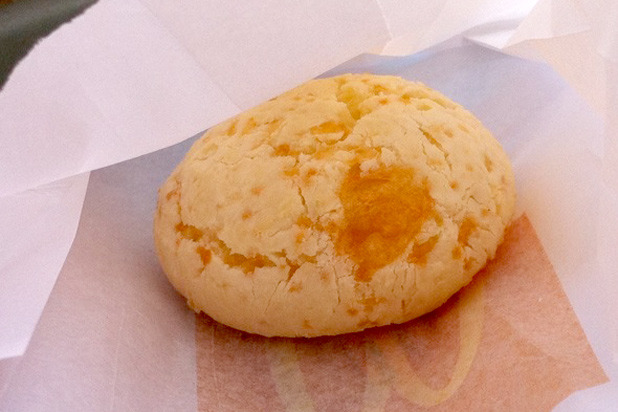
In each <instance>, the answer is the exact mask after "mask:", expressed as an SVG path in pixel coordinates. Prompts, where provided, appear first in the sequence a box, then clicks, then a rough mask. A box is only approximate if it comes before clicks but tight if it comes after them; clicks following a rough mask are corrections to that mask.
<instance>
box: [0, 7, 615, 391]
mask: <svg viewBox="0 0 618 412" xmlns="http://www.w3.org/2000/svg"><path fill="white" fill-rule="evenodd" d="M617 13H618V6H616V5H614V3H613V2H610V1H609V0H605V1H599V2H595V3H594V4H592V3H589V2H586V3H584V2H581V1H577V0H567V1H554V0H541V1H538V2H535V1H527V2H518V1H515V0H512V1H508V2H498V1H492V0H470V1H464V2H459V1H449V0H442V1H437V2H428V1H422V0H416V1H411V2H398V1H395V0H381V1H370V0H366V1H363V2H362V4H360V3H359V2H357V1H348V2H336V3H333V2H329V1H326V0H324V1H318V2H309V1H307V2H304V1H300V2H294V3H293V4H291V3H289V2H280V1H275V2H269V3H266V4H244V5H233V4H232V5H227V4H220V3H219V2H217V3H216V4H214V2H203V1H190V2H186V4H183V6H182V7H178V6H177V2H170V1H165V2H162V1H158V2H155V1H146V0H142V1H139V0H131V1H119V0H100V1H99V2H98V3H97V4H96V5H95V6H93V7H92V8H91V9H89V10H87V12H86V13H85V14H84V15H82V16H80V17H78V18H76V19H75V20H74V21H73V22H71V23H70V24H67V25H65V26H63V27H61V28H60V29H59V30H57V31H56V32H54V33H53V34H52V35H51V36H49V37H48V38H47V39H45V40H44V41H42V42H41V44H40V45H39V46H37V47H36V48H35V49H34V50H33V51H32V52H31V53H30V55H29V56H28V57H27V58H26V59H25V60H24V61H22V62H21V63H20V65H19V66H18V67H17V68H16V70H15V71H14V73H13V74H12V76H11V78H10V79H9V81H8V83H7V84H6V86H5V87H4V89H2V91H0V145H1V150H0V196H1V197H0V215H1V216H2V218H1V219H3V220H2V222H4V220H6V222H7V223H6V224H4V225H3V230H2V237H1V238H0V251H1V253H0V285H1V286H2V287H0V308H1V309H2V310H0V330H3V331H9V330H10V331H15V332H11V333H5V332H3V333H2V337H1V338H0V358H2V357H8V356H15V355H19V354H20V353H23V351H24V350H25V347H26V344H27V342H28V340H29V338H30V335H31V334H32V331H33V330H34V327H35V325H36V322H37V320H38V318H39V315H40V313H41V310H42V308H43V306H44V304H45V301H46V299H47V296H48V295H49V293H50V291H51V287H52V286H53V284H54V282H55V279H56V276H57V274H58V271H59V268H60V265H61V264H62V262H63V260H64V256H66V253H67V251H68V249H69V247H70V244H71V242H72V238H73V234H74V232H75V227H76V226H77V222H78V220H79V212H80V209H81V205H82V202H83V197H84V193H85V190H86V185H87V179H88V172H89V171H91V170H95V169H98V168H101V167H104V166H107V165H110V164H114V163H118V162H121V161H124V160H127V159H131V158H134V157H137V156H139V155H142V154H145V153H149V152H152V151H154V150H157V149H161V148H164V147H167V146H170V145H172V144H175V143H177V142H180V141H182V140H184V139H186V138H188V137H190V136H193V135H195V134H196V133H198V132H200V131H201V130H204V129H205V128H207V127H210V126H211V125H213V124H215V123H217V122H219V121H221V120H223V119H225V118H227V117H229V116H231V115H233V114H235V113H237V112H238V111H239V110H243V109H246V108H248V107H250V106H252V105H254V104H256V103H258V102H260V101H262V100H264V99H267V98H269V97H272V96H274V95H276V94H278V93H280V92H281V91H283V90H285V89H287V88H290V87H292V86H294V85H296V84H299V83H300V82H302V81H305V80H307V79H309V78H312V77H314V76H316V75H319V74H320V73H322V72H324V71H325V70H328V69H330V68H332V67H334V66H336V65H338V64H340V63H343V62H345V61H347V60H349V59H351V58H353V57H354V56H356V55H359V54H361V53H363V52H370V51H373V52H381V53H384V54H388V55H402V56H403V55H408V54H412V53H415V52H418V51H419V50H423V49H425V48H427V47H429V46H433V45H436V44H437V43H440V42H442V41H446V40H449V39H452V38H453V36H455V39H454V40H453V41H451V42H450V43H446V44H443V45H442V47H459V46H460V45H461V42H462V39H468V40H469V41H473V42H475V43H478V44H482V45H484V46H487V47H491V48H494V49H499V50H502V51H503V52H505V53H508V54H513V55H517V56H521V57H524V58H528V59H533V60H538V61H541V62H543V63H544V64H546V65H547V66H548V67H551V68H552V69H553V70H555V71H556V73H558V74H559V75H560V76H562V78H563V79H564V80H565V81H566V82H567V83H568V84H569V86H570V87H572V88H573V89H574V90H575V91H576V92H577V93H579V94H580V95H581V96H582V97H583V98H584V99H585V101H587V102H588V103H589V104H590V105H591V107H593V108H594V110H596V114H594V113H587V112H586V113H583V112H582V111H581V110H576V111H571V112H569V107H567V106H568V104H569V103H568V102H567V101H565V100H564V96H556V102H558V103H557V104H560V105H565V106H564V107H562V109H560V110H556V109H555V107H554V106H553V105H552V104H547V105H546V104H543V103H544V102H538V101H536V100H535V96H534V95H531V96H530V101H529V104H530V106H529V110H530V114H531V115H535V116H536V115H538V113H537V112H536V111H537V110H541V111H542V110H545V112H543V113H542V114H543V116H544V119H545V122H546V124H547V125H546V126H543V125H542V124H539V125H536V124H535V126H534V127H532V126H531V125H528V124H526V123H525V122H519V123H517V124H513V125H511V127H510V128H508V129H507V130H505V131H504V132H505V134H506V135H508V136H514V135H519V136H525V134H526V132H529V131H530V132H534V133H536V134H537V135H538V136H537V137H538V138H537V139H535V140H534V143H533V144H530V145H526V147H525V148H521V150H524V152H522V153H525V156H523V155H522V156H519V157H518V158H517V159H516V162H519V163H520V164H519V166H520V167H521V170H523V171H522V172H521V173H520V175H519V176H518V178H519V180H518V184H519V185H520V186H521V187H524V186H525V185H527V184H528V182H530V184H533V183H538V182H539V179H547V182H554V181H559V182H561V183H562V184H561V185H553V184H552V185H549V184H548V185H547V187H548V188H549V191H548V192H544V193H534V192H532V193H531V192H526V191H523V199H522V201H521V202H520V204H521V203H523V204H525V205H526V206H527V210H526V211H527V213H529V214H530V216H531V219H532V221H533V223H534V224H535V228H536V229H537V231H538V232H539V235H540V236H541V238H542V240H543V242H544V245H545V247H546V249H547V251H548V253H549V255H550V257H551V258H552V262H553V263H554V265H555V266H556V269H557V272H558V273H559V275H560V276H561V279H563V283H564V284H565V288H566V290H567V293H568V294H569V297H570V299H571V300H572V302H573V306H574V308H575V310H576V312H577V313H578V316H580V319H581V320H582V324H583V326H584V329H585V331H586V333H587V334H588V336H589V339H590V340H591V343H592V344H593V347H594V348H595V351H596V352H597V355H598V356H599V357H600V359H601V361H602V363H603V364H604V365H605V366H606V367H608V366H607V365H610V366H611V365H612V364H613V362H615V359H616V356H617V354H618V343H617V341H618V339H617V338H616V333H617V331H618V324H617V323H616V320H615V316H612V315H613V314H614V313H617V310H616V309H617V306H616V304H615V302H614V299H613V296H616V293H618V281H617V280H616V276H615V268H616V267H617V265H618V263H617V262H618V259H617V253H616V251H615V246H614V245H616V244H618V243H617V242H618V239H617V237H618V221H617V217H616V213H615V211H616V210H618V167H616V165H617V164H618V162H617V160H618V140H617V138H616V136H618V116H617V115H615V114H614V113H613V111H612V108H613V107H616V106H615V105H616V103H618V63H617V62H618V46H617V44H618V43H617V42H618V34H617V33H616V32H615V30H616V29H615V28H614V24H613V22H614V21H615V17H616V15H617ZM421 58H422V56H421V57H414V56H413V57H402V58H399V59H394V58H393V60H392V61H391V64H392V65H394V66H397V65H400V66H401V67H403V66H404V65H406V64H411V63H412V62H414V61H416V60H414V59H421ZM410 59H411V60H410ZM357 62H358V63H359V64H361V65H362V67H364V68H366V69H367V70H370V69H372V68H375V67H373V66H372V65H371V63H370V62H369V61H365V62H363V61H362V59H360V60H357ZM417 67H418V66H417ZM421 67H422V66H421ZM416 70H418V68H417V69H416ZM425 70H427V72H428V73H429V72H433V71H435V70H440V68H436V67H435V66H432V65H428V66H427V68H426V69H425ZM444 70H446V69H444ZM552 79H553V78H551V77H548V78H547V80H548V81H554V80H552ZM476 80H477V81H476V82H474V83H473V84H470V85H469V87H470V89H471V90H475V91H476V93H474V94H473V97H472V101H471V102H470V103H469V105H472V106H474V105H475V104H476V105H478V107H479V110H484V109H487V107H484V106H483V102H484V101H485V102H490V101H491V102H492V104H503V105H509V104H511V102H510V101H509V100H508V98H507V97H508V95H509V91H508V82H507V83H506V84H500V89H499V91H498V92H496V90H495V89H492V88H491V87H490V86H488V85H485V84H484V83H483V77H482V76H479V77H478V78H477V79H476ZM452 84H457V81H456V80H453V83H452ZM442 86H443V89H446V90H443V91H444V92H445V93H447V94H449V92H450V91H449V90H448V88H449V82H448V81H446V82H445V84H444V85H442ZM514 87H516V86H514ZM491 93H493V95H491ZM496 93H497V94H496ZM488 94H490V96H488ZM450 95H451V96H452V97H453V98H455V99H456V100H457V98H458V95H457V92H456V91H455V92H454V94H453V93H450ZM488 97H494V98H496V97H497V98H498V101H497V103H496V101H495V100H491V99H489V98H488ZM474 99H478V101H474ZM551 103H555V102H551ZM555 113H561V114H562V115H563V116H564V115H568V116H569V119H570V120H571V121H570V122H564V121H563V118H560V117H556V116H555ZM504 115H505V114H504V113H501V114H500V115H499V116H504ZM507 115H508V113H507ZM577 116H581V121H576V120H577V119H578V117H577ZM594 116H598V121H591V120H590V119H591V118H593V117H594ZM517 118H518V119H521V118H520V117H517ZM495 120H496V124H498V123H499V122H498V120H501V119H495ZM484 121H485V122H486V123H488V126H489V127H490V128H491V127H492V119H491V116H490V117H489V119H484ZM561 126H562V127H563V129H561V128H560V127H561ZM578 126H580V128H581V129H578ZM494 132H495V133H496V134H498V133H499V132H500V131H494ZM561 133H564V135H568V136H569V138H570V139H571V140H572V142H571V143H572V144H571V143H570V144H568V145H564V146H561V147H558V148H556V145H557V142H559V141H560V140H559V139H560V134H561ZM599 133H600V134H601V135H603V136H604V138H602V139H595V138H592V137H593V136H598V135H599ZM574 136H575V137H579V138H578V139H576V138H575V137H574ZM511 139H513V140H512V141H510V142H506V145H507V147H508V145H514V146H516V145H517V139H514V138H512V137H511ZM573 139H575V140H573ZM597 160H598V161H597ZM566 163H568V164H570V165H572V167H571V168H570V169H567V170H566V171H565V169H564V167H562V166H564V165H565V164H566ZM558 170H559V172H558ZM581 176H593V177H596V178H597V179H596V180H594V181H590V182H586V181H582V180H581V179H579V178H580V177H581ZM573 182H577V184H575V183H573ZM539 187H543V186H542V185H539ZM539 199H543V202H541V201H540V200H539ZM565 199H569V202H568V203H567V202H565ZM592 199H594V200H592ZM597 200H598V201H597ZM530 205H536V206H535V207H533V206H530ZM528 209H531V210H532V212H529V210H528ZM548 210H551V213H550V212H548ZM535 211H536V212H535ZM582 213H583V214H582ZM564 222H569V223H570V225H564ZM573 233H576V234H577V235H576V236H573ZM32 239H37V241H38V242H40V243H31V242H32V241H31V240H32ZM582 244H587V245H594V246H593V247H592V249H593V250H594V251H595V252H596V254H595V255H594V256H590V254H589V253H586V249H582V247H581V245H582ZM38 245H41V246H38ZM16 256H28V258H26V259H24V258H20V259H15V257H16ZM15 262H18V263H19V265H21V267H18V266H16V264H15ZM582 273H585V274H586V276H585V278H584V277H583V276H582ZM590 279H593V282H595V284H596V283H599V284H602V285H603V287H602V289H601V291H604V292H605V293H601V294H599V295H597V292H598V290H597V289H590V288H588V287H587V286H586V285H587V282H590ZM597 314H601V315H600V316H597ZM600 319H603V320H600ZM605 319H607V322H608V323H605V322H606V321H605ZM612 319H613V321H612ZM17 324H19V325H21V326H20V327H19V328H18V329H15V328H14V325H17ZM608 345H609V346H608ZM611 345H613V346H611ZM613 365H614V366H613V367H614V368H615V363H614V364H613ZM607 372H608V373H609V374H610V375H611V376H612V377H613V378H614V379H615V378H616V375H615V374H612V371H609V370H608V371H607ZM613 388H614V390H615V386H614V387H613ZM596 390H597V391H603V389H596ZM574 399H575V398H574ZM584 399H587V397H586V396H584Z"/></svg>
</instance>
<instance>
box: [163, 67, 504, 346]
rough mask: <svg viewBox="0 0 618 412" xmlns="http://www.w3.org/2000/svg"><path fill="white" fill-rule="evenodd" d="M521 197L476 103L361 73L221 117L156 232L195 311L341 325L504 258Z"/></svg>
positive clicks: (318, 329) (168, 192) (261, 322)
mask: <svg viewBox="0 0 618 412" xmlns="http://www.w3.org/2000/svg"><path fill="white" fill-rule="evenodd" d="M514 207H515V187H514V178H513V173H512V170H511V166H510V163H509V159H508V158H507V156H506V154H505V152H504V151H503V149H502V148H501V146H500V144H499V143H498V142H497V141H496V140H495V139H494V137H493V136H492V135H491V133H490V132H489V131H488V130H487V129H485V128H484V127H483V125H482V124H481V122H480V121H479V120H478V119H477V118H475V117H474V116H473V115H472V114H471V113H470V112H468V111H466V110H465V109H464V108H463V107H461V106H460V105H458V104H456V103H454V102H453V101H451V100H449V99H448V98H446V97H445V96H443V95H442V94H440V93H438V92H436V91H434V90H432V89H430V88H428V87H426V86H424V85H422V84H419V83H413V82H409V81H407V80H404V79H401V78H398V77H393V76H377V75H370V74H361V75H358V74H349V75H343V76H338V77H333V78H327V79H319V80H313V81H310V82H308V83H306V84H304V85H301V86H299V87H297V88H295V89H293V90H291V91H289V92H287V93H285V94H283V95H281V96H279V97H277V98H275V99H272V100H270V101H268V102H265V103H263V104H261V105H259V106H257V107H255V108H253V109H251V110H248V111H246V112H244V113H242V114H240V115H238V116H236V117H234V118H232V119H230V120H228V121H226V122H224V123H222V124H219V125H217V126H215V127H213V128H212V129H210V130H209V131H208V132H207V133H206V134H205V135H204V136H203V137H202V138H201V139H200V140H198V141H197V142H196V143H195V144H194V145H193V147H192V148H191V149H190V151H189V152H188V153H187V155H186V157H185V158H184V160H183V161H182V162H181V163H180V164H179V165H178V166H177V167H176V169H175V170H174V171H173V173H172V174H171V176H170V177H169V178H168V179H167V181H166V182H165V183H164V184H163V186H162V187H161V189H160V191H159V199H158V207H157V211H156V215H155V219H154V239H155V244H156V249H157V253H158V255H159V258H160V262H161V265H162V267H163V270H164V271H165V273H166V274H167V276H168V278H169V280H170V282H171V283H172V285H173V286H174V287H175V288H176V289H177V290H178V292H180V293H181V294H182V295H183V296H184V297H185V298H186V299H187V302H188V304H189V306H190V307H191V308H193V309H194V310H195V311H197V312H200V311H202V312H204V313H206V314H207V315H209V316H211V317H212V318H213V319H215V320H217V321H219V322H221V323H223V324H225V325H228V326H231V327H233V328H237V329H240V330H243V331H247V332H252V333H257V334H261V335H265V336H288V337H293V336H307V337H309V336H319V335H334V334H340V333H347V332H355V331H360V330H363V329H365V328H368V327H373V326H380V325H387V324H392V323H401V322H406V321H408V320H410V319H413V318H415V317H418V316H420V315H423V314H425V313H427V312H429V311H432V310H434V309H436V308H437V307H438V306H440V305H442V304H443V303H444V302H445V301H446V300H447V299H448V298H449V297H450V296H452V295H453V294H454V293H455V292H457V291H458V290H459V289H460V288H461V287H463V286H464V285H466V284H467V283H469V282H470V280H471V279H472V277H473V276H474V275H475V274H476V273H477V272H478V271H479V269H481V268H482V267H483V266H484V265H485V263H486V262H487V260H488V259H491V258H492V257H493V256H494V253H495V251H496V248H497V246H498V245H499V243H500V242H501V241H502V239H503V234H504V231H505V228H506V227H507V226H508V225H509V222H510V221H511V219H512V217H513V213H514Z"/></svg>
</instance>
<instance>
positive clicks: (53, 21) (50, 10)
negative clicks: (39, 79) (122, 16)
mask: <svg viewBox="0 0 618 412" xmlns="http://www.w3.org/2000/svg"><path fill="white" fill-rule="evenodd" d="M96 1H97V0H0V89H1V88H2V86H4V84H5V83H6V81H7V79H8V77H9V75H10V73H11V71H12V70H13V68H14V67H15V65H17V63H18V62H19V61H20V60H21V59H22V58H23V57H24V56H26V54H27V53H28V51H30V49H32V47H33V46H34V45H35V44H36V43H37V42H38V41H39V40H40V39H42V38H43V37H45V36H47V35H48V34H49V33H51V32H52V31H54V30H55V29H57V28H58V27H60V26H61V25H62V24H63V23H65V22H68V21H70V20H71V19H72V18H74V17H75V16H77V15H79V14H81V13H82V12H83V11H84V10H86V9H87V8H88V7H90V6H91V5H93V4H94V3H96Z"/></svg>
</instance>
